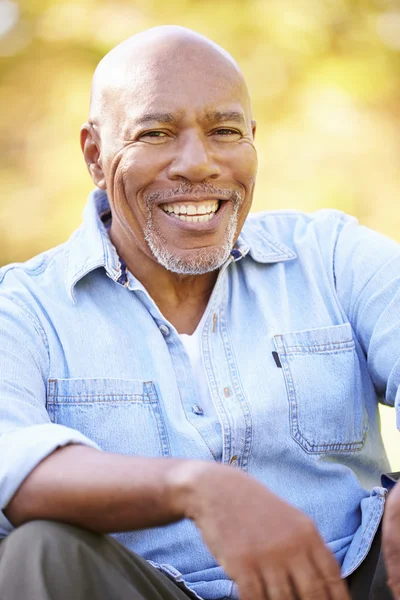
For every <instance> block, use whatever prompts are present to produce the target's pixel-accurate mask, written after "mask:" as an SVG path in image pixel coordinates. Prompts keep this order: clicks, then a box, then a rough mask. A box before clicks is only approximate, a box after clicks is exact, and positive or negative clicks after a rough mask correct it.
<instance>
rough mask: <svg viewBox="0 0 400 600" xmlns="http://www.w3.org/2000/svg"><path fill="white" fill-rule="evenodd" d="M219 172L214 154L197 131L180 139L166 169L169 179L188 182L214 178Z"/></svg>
mask: <svg viewBox="0 0 400 600" xmlns="http://www.w3.org/2000/svg"><path fill="white" fill-rule="evenodd" d="M220 173H221V169H220V167H219V164H218V162H217V161H216V160H215V156H214V155H213V154H212V153H211V152H210V151H209V149H208V148H207V139H204V137H203V136H202V135H201V134H197V133H196V134H195V133H192V134H190V135H187V136H186V139H185V140H182V142H181V143H180V144H179V146H178V148H177V152H176V156H175V157H174V159H173V160H172V161H171V163H170V166H169V169H168V175H169V178H170V179H173V180H176V179H185V180H187V181H190V182H199V181H204V180H206V179H215V178H216V177H218V176H219V175H220Z"/></svg>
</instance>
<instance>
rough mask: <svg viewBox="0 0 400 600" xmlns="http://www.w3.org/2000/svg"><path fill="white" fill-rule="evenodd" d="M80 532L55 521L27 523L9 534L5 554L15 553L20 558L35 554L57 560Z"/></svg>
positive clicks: (75, 528)
mask: <svg viewBox="0 0 400 600" xmlns="http://www.w3.org/2000/svg"><path fill="white" fill-rule="evenodd" d="M80 531H81V530H80V529H79V528H78V527H74V526H73V525H67V524H65V523H58V522H56V521H42V520H38V521H29V522H28V523H24V524H23V525H20V526H19V527H17V529H15V530H14V531H13V532H12V533H10V534H9V536H8V538H6V548H5V553H6V555H7V554H14V553H17V555H18V556H19V557H20V558H21V557H23V556H24V554H28V555H32V552H36V553H39V554H41V555H42V556H43V555H46V554H47V555H48V556H49V557H52V558H57V556H59V555H60V553H63V552H64V551H65V548H66V547H69V546H71V544H72V543H73V542H74V540H76V538H77V535H78V534H79V532H80Z"/></svg>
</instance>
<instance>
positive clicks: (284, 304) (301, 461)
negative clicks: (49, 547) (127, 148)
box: [0, 190, 400, 599]
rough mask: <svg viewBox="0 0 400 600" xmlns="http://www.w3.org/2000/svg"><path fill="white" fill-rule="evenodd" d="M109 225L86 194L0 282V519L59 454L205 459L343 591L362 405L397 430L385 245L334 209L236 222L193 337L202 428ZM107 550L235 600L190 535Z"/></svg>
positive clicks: (399, 304) (379, 448)
mask: <svg viewBox="0 0 400 600" xmlns="http://www.w3.org/2000/svg"><path fill="white" fill-rule="evenodd" d="M108 210H109V207H108V201H107V196H106V194H105V193H104V192H102V191H100V190H96V191H95V192H93V193H92V194H91V197H90V199H89V202H88V205H87V207H86V209H85V212H84V221H83V225H82V226H81V227H80V228H79V229H78V230H77V231H76V232H75V233H74V234H73V236H72V237H71V239H70V240H69V241H68V242H67V243H66V244H64V245H61V246H59V247H57V248H55V249H53V250H51V251H49V252H45V253H44V254H41V255H39V256H37V257H35V258H33V259H31V260H29V261H28V262H26V263H24V264H13V265H9V266H7V267H4V268H3V269H1V270H0V349H1V351H0V503H1V504H0V508H2V509H4V507H5V506H6V505H7V503H8V502H9V501H10V499H11V498H12V496H13V494H14V493H15V491H16V490H17V488H18V487H19V486H20V484H21V482H22V481H23V480H24V478H25V477H26V476H27V475H28V473H29V472H30V471H31V470H32V469H33V468H34V467H35V466H36V465H37V464H38V463H39V462H40V461H41V460H42V459H43V458H44V457H46V456H47V455H49V454H50V453H51V452H52V451H53V450H54V449H55V448H57V447H60V446H64V445H65V444H69V443H71V442H76V443H82V444H87V445H89V446H93V447H95V448H100V449H102V450H104V451H108V452H119V453H124V454H134V455H139V456H152V457H160V458H162V457H169V456H170V457H182V458H187V459H194V458H196V459H203V460H209V461H217V462H222V463H225V464H231V465H232V468H240V469H242V470H244V471H246V472H248V473H249V474H250V475H252V476H254V477H256V478H257V479H258V480H259V481H260V482H262V483H263V484H265V485H266V486H268V488H269V489H271V490H273V491H274V492H276V493H277V494H278V495H279V496H281V497H282V498H285V499H286V500H287V501H288V502H290V503H291V504H292V505H294V506H296V507H298V508H299V509H301V510H302V511H304V512H305V513H307V514H308V515H309V516H310V517H311V518H312V519H313V520H314V521H315V523H316V524H317V526H318V528H319V531H320V533H321V535H322V536H323V538H324V540H325V542H326V544H327V545H328V547H329V548H330V549H331V551H332V552H333V553H334V554H335V556H336V558H337V560H338V562H339V563H340V565H341V567H342V574H343V576H346V575H348V574H349V573H350V572H352V571H353V570H354V569H355V568H356V567H357V566H358V565H359V563H360V562H361V561H362V560H363V558H364V557H365V555H366V553H367V552H368V549H369V546H370V543H371V541H372V538H373V536H374V533H375V531H376V529H377V527H378V525H379V522H380V520H381V516H382V512H383V508H384V503H385V496H386V490H385V489H384V488H382V487H380V476H381V474H382V473H383V472H384V471H387V470H388V469H389V465H388V461H387V458H386V455H385V451H384V448H383V445H382V440H381V435H380V426H379V416H378V408H377V406H378V401H383V402H386V403H387V404H390V405H392V406H394V405H397V416H398V417H399V416H400V408H399V406H400V393H399V391H398V390H399V384H400V352H399V348H400V246H399V245H398V244H396V243H395V242H393V241H391V240H389V239H387V238H385V237H384V236H382V235H380V234H378V233H375V232H373V231H371V230H369V229H367V228H365V227H360V226H359V225H358V224H357V221H356V220H355V219H354V218H352V217H348V216H346V215H344V214H342V213H340V212H337V211H329V210H323V211H318V212H317V213H315V214H311V215H309V214H303V213H300V212H264V213H261V214H254V215H251V216H249V218H248V219H247V221H246V223H245V226H244V228H243V231H242V233H241V235H240V237H239V239H238V242H237V244H236V247H235V249H234V250H233V251H232V254H231V257H230V259H229V260H228V261H227V263H226V264H225V265H224V266H223V267H222V268H221V270H220V273H219V276H218V280H217V283H216V285H215V288H214V290H213V293H212V296H211V298H210V301H209V303H208V307H207V309H206V312H205V314H204V316H203V319H202V321H201V323H200V327H201V330H202V333H201V340H202V353H203V361H204V367H205V370H206V373H207V378H208V383H209V387H210V392H211V396H212V400H213V402H214V404H215V408H216V412H217V415H218V418H217V417H213V416H207V415H205V414H199V413H201V411H199V410H198V407H197V406H196V405H197V404H198V403H199V399H198V398H196V392H195V386H194V382H193V376H192V373H191V366H190V363H189V359H188V356H187V354H186V352H185V350H184V347H183V345H182V343H181V341H180V339H179V337H178V334H177V331H176V330H175V328H174V327H173V326H172V325H171V323H169V322H168V321H167V320H166V319H165V318H164V317H163V315H162V314H161V313H160V311H159V309H158V308H157V306H156V305H155V303H154V302H153V300H152V299H151V298H150V296H149V294H148V293H147V291H146V290H145V289H144V287H143V286H142V285H141V284H140V283H139V282H138V281H137V280H136V279H135V278H134V277H133V276H132V274H131V273H129V272H127V271H126V269H125V268H124V266H123V264H121V261H120V260H119V258H118V256H117V253H116V250H115V248H114V247H113V245H112V243H111V242H110V239H109V237H108V233H107V227H106V225H105V224H104V222H103V221H104V218H103V219H102V218H101V217H102V215H103V216H104V215H105V214H106V213H107V211H108ZM399 421H400V419H399V418H398V423H399ZM235 465H236V467H235ZM104 476H105V477H107V473H104ZM238 518H240V515H238ZM11 530H12V526H11V524H10V523H9V522H8V521H7V519H6V517H5V515H4V513H3V512H0V535H1V536H6V535H7V534H8V533H9V532H10V531H11ZM116 538H117V539H119V540H120V541H121V542H122V543H123V544H125V545H126V546H127V547H129V548H130V549H132V550H134V551H136V552H138V553H139V554H141V555H142V556H144V557H145V558H146V559H148V560H149V561H151V562H152V563H153V564H156V565H157V566H158V568H160V569H161V570H164V572H166V573H167V574H168V575H169V576H170V577H172V578H175V579H176V581H177V582H178V583H179V584H180V585H182V586H188V588H190V589H191V590H192V591H193V593H194V595H198V596H200V597H202V598H207V599H217V598H225V597H229V598H237V597H238V596H237V590H236V587H235V585H234V584H233V583H232V582H231V581H230V580H229V579H228V578H227V576H226V574H225V573H224V571H223V570H222V568H221V567H220V566H219V565H218V564H217V563H216V561H215V559H214V558H213V557H212V556H211V554H210V553H209V551H208V550H207V548H206V546H205V545H204V543H203V542H202V540H201V537H200V534H199V532H198V530H197V529H196V527H195V525H194V524H193V523H192V522H191V521H189V520H183V521H181V522H179V523H175V524H172V525H169V526H167V527H162V528H154V529H147V530H143V531H132V532H126V533H123V534H118V535H116Z"/></svg>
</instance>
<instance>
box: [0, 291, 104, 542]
mask: <svg viewBox="0 0 400 600" xmlns="http://www.w3.org/2000/svg"><path fill="white" fill-rule="evenodd" d="M49 368H50V360H49V353H48V345H47V341H46V335H45V332H44V330H43V328H42V327H41V325H40V322H39V320H38V319H36V317H35V316H34V315H33V314H32V313H30V312H29V311H28V310H27V309H26V308H25V307H24V306H23V304H22V303H21V302H20V301H18V300H17V299H15V298H12V299H11V298H9V297H7V296H4V295H2V294H0V537H4V536H6V535H7V534H8V533H9V532H10V531H12V529H13V527H12V525H11V523H10V522H9V521H8V519H7V518H6V517H5V515H4V512H3V511H4V509H5V508H6V507H7V505H8V503H9V502H10V500H11V499H12V497H13V495H14V494H15V492H16V491H17V490H18V488H19V487H20V486H21V484H22V483H23V481H24V480H25V478H26V477H27V476H28V475H29V473H31V471H32V470H33V469H34V468H35V467H36V466H37V465H38V464H39V463H40V462H41V461H42V460H43V459H44V458H46V457H47V456H49V455H50V454H51V453H52V452H53V451H54V450H55V449H56V448H59V447H62V446H66V445H68V444H84V445H87V446H91V447H93V448H96V449H100V448H99V447H98V446H97V444H95V443H94V442H93V441H91V440H90V439H88V438H87V437H86V436H84V435H83V434H81V433H80V432H79V431H76V430H74V429H71V428H68V427H64V426H63V425H57V424H54V423H52V422H51V420H50V417H49V415H48V412H47V410H46V387H47V380H48V377H49Z"/></svg>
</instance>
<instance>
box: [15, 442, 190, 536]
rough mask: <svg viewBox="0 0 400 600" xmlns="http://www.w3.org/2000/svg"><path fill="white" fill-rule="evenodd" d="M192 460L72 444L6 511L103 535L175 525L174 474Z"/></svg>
mask: <svg viewBox="0 0 400 600" xmlns="http://www.w3.org/2000/svg"><path fill="white" fill-rule="evenodd" d="M183 464H185V468H186V469H190V468H191V466H192V461H181V460H174V459H152V458H139V457H132V456H124V455H119V454H111V453H106V452H100V451H99V450H96V449H94V448H88V447H85V446H83V445H71V446H67V447H65V448H61V449H59V450H56V451H55V452H53V453H52V454H51V455H50V456H48V457H47V458H46V459H45V460H43V461H42V462H41V463H40V464H39V465H38V466H37V467H36V468H35V469H34V470H33V471H32V472H31V473H30V475H28V477H27V478H26V479H25V481H24V482H23V483H22V485H21V487H20V488H19V490H18V491H17V492H16V494H15V495H14V497H13V498H12V500H11V502H10V503H9V505H8V507H7V509H6V511H5V512H6V516H7V518H9V520H10V521H11V522H12V523H13V524H14V525H16V526H18V525H21V524H22V523H25V522H26V521H31V520H33V519H49V520H54V521H63V522H64V523H71V524H74V525H78V526H80V527H83V528H86V529H91V530H93V531H96V532H99V533H112V532H119V531H128V530H132V529H144V528H146V527H154V526H157V525H165V524H167V523H172V522H173V521H177V520H178V519H182V518H183V517H184V516H185V514H184V511H183V510H182V509H180V510H179V509H178V508H177V501H176V496H177V489H176V487H177V486H174V485H173V481H174V477H175V476H176V475H175V473H177V472H178V471H179V470H180V469H182V467H183Z"/></svg>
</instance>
